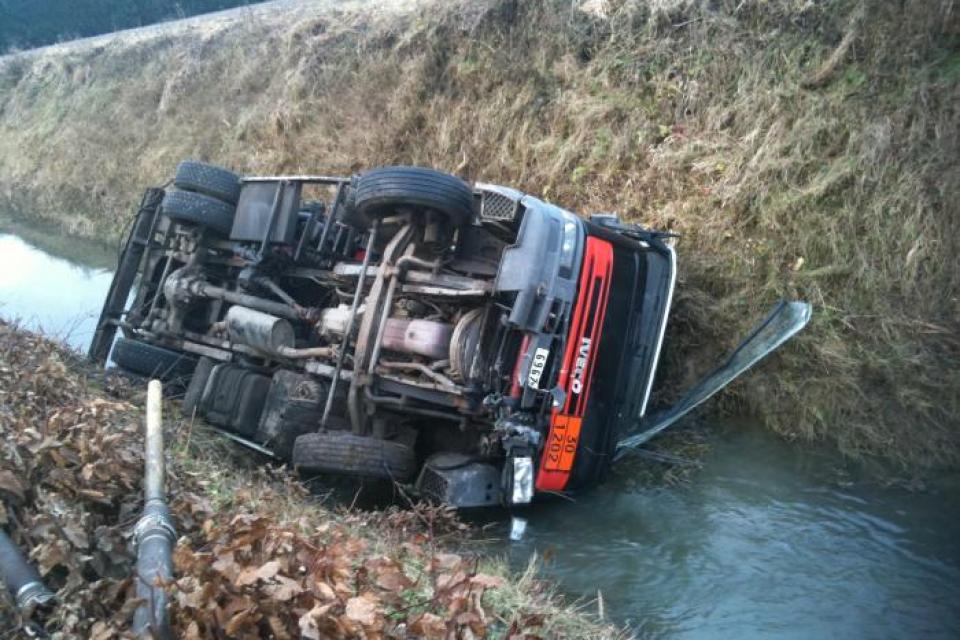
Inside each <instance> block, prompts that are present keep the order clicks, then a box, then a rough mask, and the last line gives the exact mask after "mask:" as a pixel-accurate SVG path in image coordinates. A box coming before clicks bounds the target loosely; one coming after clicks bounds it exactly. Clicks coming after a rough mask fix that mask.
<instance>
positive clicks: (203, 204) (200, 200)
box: [163, 190, 236, 235]
mask: <svg viewBox="0 0 960 640" xmlns="http://www.w3.org/2000/svg"><path fill="white" fill-rule="evenodd" d="M163 213H165V214H166V215H167V216H169V217H170V218H172V219H174V220H179V221H181V222H192V223H193V224H197V225H200V226H203V227H208V228H210V229H213V230H214V231H217V232H219V233H222V234H223V235H229V233H230V229H232V228H233V215H234V213H236V207H234V206H233V205H232V204H227V203H226V202H223V201H222V200H217V199H216V198H211V197H210V196H206V195H203V194H202V193H194V192H192V191H173V190H171V191H167V193H166V195H165V196H163Z"/></svg>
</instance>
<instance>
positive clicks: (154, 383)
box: [133, 380, 176, 640]
mask: <svg viewBox="0 0 960 640" xmlns="http://www.w3.org/2000/svg"><path fill="white" fill-rule="evenodd" d="M144 456H145V457H144V478H143V493H144V505H143V515H142V516H141V517H140V520H138V521H137V525H136V527H135V528H134V536H135V540H136V544H137V575H136V583H137V598H138V599H140V600H141V601H142V604H141V605H140V606H139V607H138V608H137V610H136V612H135V613H134V614H133V632H134V634H136V635H137V636H138V637H141V638H151V639H154V638H160V639H161V640H171V639H172V638H173V632H172V631H171V629H170V620H169V617H168V613H167V601H168V597H167V592H166V589H165V585H166V584H169V583H170V582H171V581H172V580H173V543H174V541H175V540H176V530H175V529H174V527H173V520H172V519H171V517H170V510H169V508H168V507H167V504H166V491H165V490H164V471H165V470H164V462H163V415H162V387H161V385H160V381H159V380H151V381H150V383H149V384H148V385H147V416H146V445H145V452H144Z"/></svg>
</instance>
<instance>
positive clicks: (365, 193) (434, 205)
mask: <svg viewBox="0 0 960 640" xmlns="http://www.w3.org/2000/svg"><path fill="white" fill-rule="evenodd" d="M355 189H356V195H355V200H354V202H353V207H354V209H355V210H356V212H357V213H358V214H359V215H360V217H361V218H363V219H365V220H367V221H369V222H372V221H373V220H376V219H378V218H382V217H385V216H389V215H393V214H394V213H395V212H396V210H397V208H399V207H407V208H412V209H414V210H421V211H427V210H432V211H437V212H439V213H441V214H443V215H444V216H445V217H446V218H447V220H449V221H450V223H451V224H453V225H454V226H461V225H464V224H466V223H467V222H469V221H470V218H471V217H472V216H473V190H472V189H471V188H470V186H469V185H468V184H467V183H466V182H464V181H463V180H461V179H460V178H458V177H456V176H452V175H450V174H448V173H442V172H440V171H435V170H433V169H427V168H425V167H383V168H380V169H372V170H370V171H367V172H366V173H364V174H361V175H360V177H359V178H358V179H357V180H356V185H355Z"/></svg>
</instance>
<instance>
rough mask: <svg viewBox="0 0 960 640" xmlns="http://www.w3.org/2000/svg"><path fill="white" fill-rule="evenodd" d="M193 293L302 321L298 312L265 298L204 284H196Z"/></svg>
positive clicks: (288, 306)
mask: <svg viewBox="0 0 960 640" xmlns="http://www.w3.org/2000/svg"><path fill="white" fill-rule="evenodd" d="M194 291H195V293H196V294H197V295H200V296H204V297H207V298H216V299H219V300H224V301H226V302H229V303H231V304H239V305H241V306H244V307H250V308H251V309H256V310H257V311H262V312H264V313H269V314H272V315H275V316H280V317H281V318H286V319H287V320H301V319H302V316H301V314H300V312H298V311H297V309H295V308H294V307H291V306H290V305H287V304H283V303H281V302H274V301H273V300H266V299H265V298H259V297H257V296H251V295H249V294H246V293H238V292H236V291H230V290H229V289H224V288H223V287H216V286H214V285H212V284H208V283H206V282H197V283H196V288H195V290H194Z"/></svg>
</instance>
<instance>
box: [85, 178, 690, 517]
mask: <svg viewBox="0 0 960 640" xmlns="http://www.w3.org/2000/svg"><path fill="white" fill-rule="evenodd" d="M675 276H676V260H675V254H674V251H673V249H672V248H671V247H670V246H668V245H667V244H665V242H664V234H660V233H656V232H651V231H647V230H644V229H641V228H639V227H635V226H628V225H623V224H621V223H620V222H619V221H618V220H617V219H616V218H615V217H614V216H609V215H602V216H595V217H594V218H592V220H591V221H585V220H582V219H580V218H579V217H577V216H575V215H574V214H572V213H570V212H568V211H565V210H563V209H560V208H558V207H556V206H553V205H550V204H548V203H545V202H543V201H541V200H539V199H537V198H534V197H532V196H529V195H525V194H522V193H520V192H518V191H515V190H513V189H509V188H506V187H500V186H496V185H486V184H479V183H478V184H476V185H474V186H470V185H467V184H466V183H464V182H463V181H462V180H460V179H459V178H456V177H454V176H450V175H447V174H443V173H440V172H437V171H434V170H431V169H425V168H420V167H386V168H382V169H374V170H371V171H368V172H366V173H364V174H362V175H360V176H354V177H351V178H348V177H328V176H281V177H263V178H244V179H240V178H238V177H237V176H234V175H233V174H231V173H229V172H227V171H225V170H223V169H219V168H217V167H213V166H211V165H204V164H200V163H194V162H185V163H182V164H181V165H180V167H179V168H178V171H177V176H176V178H175V179H174V181H173V187H171V188H167V189H166V190H162V189H150V190H148V191H147V193H146V194H145V196H144V199H143V201H142V203H141V207H140V210H139V212H138V214H137V217H136V218H135V220H134V223H133V226H132V229H131V232H130V235H129V238H128V239H127V242H126V244H125V246H124V251H123V254H122V257H121V261H120V265H119V268H118V271H117V274H116V276H115V279H114V283H113V287H112V288H111V291H110V293H109V294H108V297H107V300H106V302H105V304H104V311H103V315H102V317H101V320H100V323H99V326H98V331H97V335H96V336H95V338H94V341H93V344H92V345H91V348H90V355H91V357H92V358H93V359H94V360H97V361H99V362H104V361H105V360H106V358H107V355H108V353H110V352H111V345H112V359H113V360H114V361H115V362H116V363H117V364H118V365H119V366H120V367H122V368H124V369H127V370H131V371H133V372H136V373H140V374H143V375H152V376H161V377H166V378H168V379H173V380H180V381H181V382H182V384H183V386H184V387H185V394H184V409H185V411H186V412H196V413H197V414H198V415H200V416H202V417H203V418H205V419H206V420H207V421H208V422H210V423H212V424H214V425H217V426H219V427H221V428H223V429H225V430H227V431H229V432H230V433H232V434H233V437H235V438H238V439H242V440H243V441H244V442H246V443H248V444H250V445H252V446H255V447H259V448H261V449H263V450H269V451H270V452H271V453H273V454H274V455H276V456H278V457H280V458H282V459H285V460H289V461H290V462H291V463H292V464H293V465H295V466H296V467H298V468H299V469H300V470H302V471H304V472H308V473H312V472H318V473H335V474H350V475H357V476H364V477H372V478H381V479H388V480H394V481H398V482H411V481H412V482H414V483H415V486H416V489H417V490H418V491H419V492H420V494H422V495H424V496H425V497H428V498H431V499H436V500H440V501H444V502H448V503H451V504H454V505H457V506H483V505H494V504H523V503H528V502H530V501H531V500H532V499H533V497H534V495H535V494H536V493H545V492H555V491H567V490H571V489H576V488H578V487H582V486H586V485H589V484H592V483H595V482H597V481H599V480H601V479H602V478H603V476H604V474H605V473H606V472H607V470H608V469H609V466H610V464H611V462H612V460H613V458H614V455H615V453H616V447H617V442H618V438H619V437H621V436H622V435H624V434H626V433H627V432H628V431H629V430H631V429H632V428H633V427H635V425H636V424H638V422H639V421H640V420H641V419H642V418H643V417H644V415H645V412H646V409H647V404H648V402H649V397H650V391H651V387H652V384H653V377H654V373H655V370H656V365H657V360H658V358H659V353H660V349H661V345H662V341H663V332H664V328H665V326H666V322H667V315H668V312H669V307H670V301H671V296H672V292H673V286H674V282H675ZM135 282H138V283H139V284H138V286H136V289H135V293H133V295H132V296H131V294H130V292H131V290H132V289H133V285H134V283H135ZM130 298H132V300H128V299H130ZM118 329H119V330H120V331H121V332H122V336H121V337H119V338H117V339H116V340H114V337H115V334H116V332H117V330H118ZM114 342H115V344H114Z"/></svg>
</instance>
